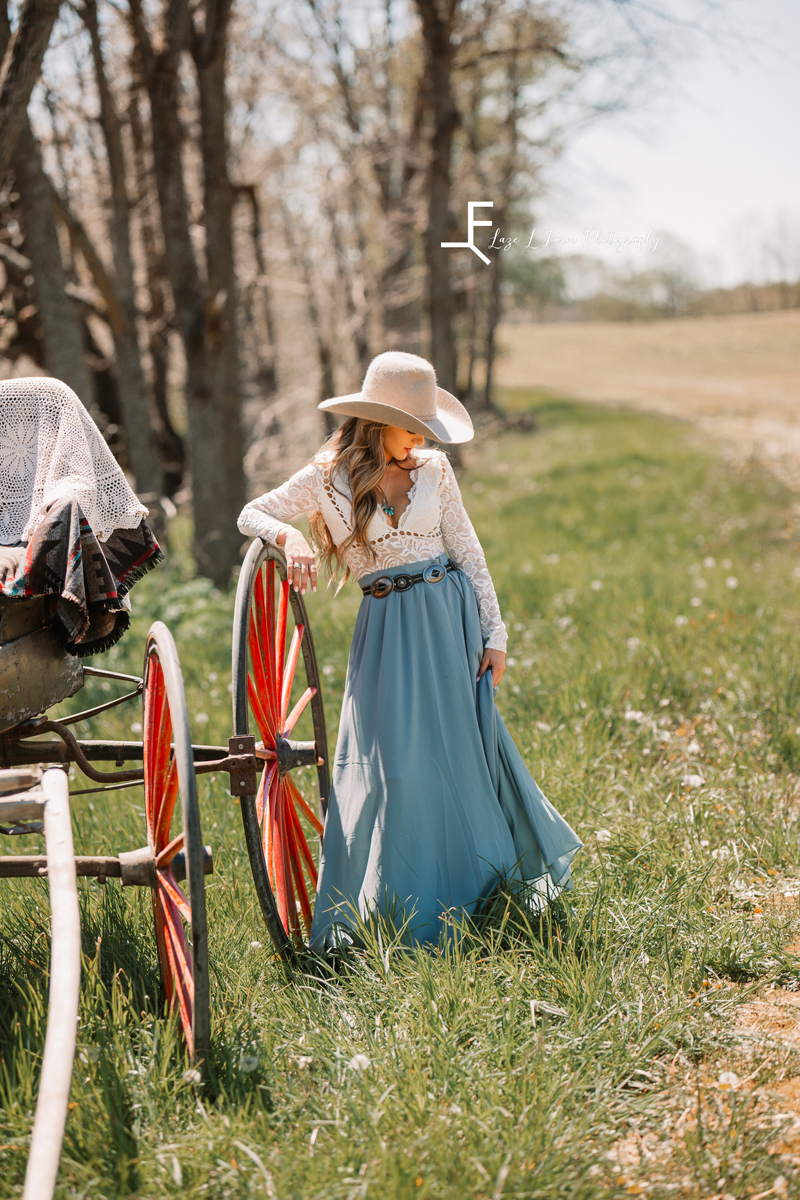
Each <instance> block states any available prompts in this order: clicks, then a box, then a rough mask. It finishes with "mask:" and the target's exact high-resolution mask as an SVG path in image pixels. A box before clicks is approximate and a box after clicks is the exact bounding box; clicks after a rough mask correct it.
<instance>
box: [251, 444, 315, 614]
mask: <svg viewBox="0 0 800 1200" xmlns="http://www.w3.org/2000/svg"><path fill="white" fill-rule="evenodd" d="M320 472H321V468H320V466H319V465H318V464H317V463H309V464H308V466H306V467H303V468H302V470H300V471H298V472H297V473H296V474H295V475H292V477H291V479H287V481H286V483H282V484H281V486H280V487H277V488H274V490H273V491H271V492H265V493H264V495H263V496H259V497H258V498H257V499H256V500H251V501H250V503H249V504H246V505H245V506H244V508H243V509H242V511H241V514H240V516H239V521H238V527H239V532H240V533H243V534H245V535H246V536H247V537H260V538H263V540H264V541H265V542H267V543H269V545H270V546H283V547H284V550H285V553H286V563H287V567H288V570H289V578H290V580H291V581H292V584H293V586H294V589H295V591H302V592H304V591H305V590H306V584H307V583H310V584H311V587H312V588H313V590H314V591H316V590H317V569H316V566H315V563H314V553H313V551H312V550H311V547H310V546H309V544H308V542H307V541H306V539H305V538H304V537H303V535H302V533H301V532H300V530H299V529H295V528H294V526H293V525H287V524H286V519H287V518H290V517H300V516H303V515H304V514H305V513H308V512H312V511H313V510H314V509H316V508H319V499H320V498H319V487H320Z"/></svg>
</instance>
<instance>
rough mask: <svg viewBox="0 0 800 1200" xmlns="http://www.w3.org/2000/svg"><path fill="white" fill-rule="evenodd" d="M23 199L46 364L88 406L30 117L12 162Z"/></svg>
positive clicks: (49, 195)
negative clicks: (29, 122)
mask: <svg viewBox="0 0 800 1200" xmlns="http://www.w3.org/2000/svg"><path fill="white" fill-rule="evenodd" d="M12 163H13V167H14V176H15V182H16V186H17V188H18V190H19V194H20V206H19V207H20V215H21V217H22V222H23V227H24V230H25V250H26V253H27V255H28V257H29V259H30V262H31V268H32V274H33V294H34V297H35V300H36V304H37V307H38V310H39V319H40V322H41V329H42V334H43V342H44V363H45V366H46V368H47V370H48V371H49V372H50V374H51V375H55V376H56V377H57V378H58V379H62V380H63V381H64V383H67V384H69V386H70V387H71V388H72V389H73V391H75V392H76V393H77V394H78V396H80V398H81V400H83V402H84V404H91V402H92V391H93V389H92V383H91V377H90V374H89V369H88V367H87V365H86V355H85V352H84V334H83V329H82V326H81V321H80V317H79V315H78V313H77V311H76V308H75V305H74V303H73V301H72V299H71V297H70V295H69V293H68V290H67V273H66V270H65V269H64V262H63V259H62V257H61V247H60V245H59V240H58V229H57V227H56V220H55V208H54V203H53V188H52V185H51V183H50V180H49V179H48V178H47V176H46V175H45V172H44V167H43V166H42V155H41V151H40V149H39V143H38V142H37V140H36V138H35V137H34V136H33V133H32V132H31V128H30V125H29V124H28V121H27V117H26V118H25V124H24V127H23V129H22V133H21V135H20V137H19V139H18V141H17V148H16V152H15V154H14V158H13V160H12Z"/></svg>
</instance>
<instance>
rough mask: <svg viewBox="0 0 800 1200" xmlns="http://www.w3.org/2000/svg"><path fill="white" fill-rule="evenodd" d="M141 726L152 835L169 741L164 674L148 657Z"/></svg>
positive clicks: (160, 805)
mask: <svg viewBox="0 0 800 1200" xmlns="http://www.w3.org/2000/svg"><path fill="white" fill-rule="evenodd" d="M143 725H144V733H143V738H144V775H145V815H146V820H147V825H148V829H150V830H151V831H152V832H153V834H154V835H155V831H156V830H157V829H158V827H159V825H160V824H161V820H162V808H163V799H164V790H165V781H166V775H167V771H168V768H169V756H170V743H171V741H172V720H171V718H170V712H169V706H168V705H167V693H166V688H165V686H164V674H163V672H162V670H161V663H160V662H159V661H158V659H157V658H155V657H151V659H150V662H149V664H148V671H147V686H146V689H145V695H144V711H143ZM171 815H172V814H171V813H170V816H171Z"/></svg>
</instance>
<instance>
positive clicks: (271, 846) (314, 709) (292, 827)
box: [233, 539, 329, 954]
mask: <svg viewBox="0 0 800 1200" xmlns="http://www.w3.org/2000/svg"><path fill="white" fill-rule="evenodd" d="M290 621H291V623H292V625H293V628H292V630H291V638H290V641H289V649H288V652H287V650H286V635H287V625H288V624H289V622H290ZM301 651H302V655H303V665H304V668H305V682H306V688H305V689H304V690H303V691H302V693H301V694H299V695H296V697H295V700H296V702H295V703H294V705H292V690H293V685H296V680H295V675H296V672H297V666H298V662H299V659H300V653H301ZM299 690H300V689H299V684H297V685H296V686H295V692H296V693H298V692H299ZM307 707H310V717H311V723H312V726H313V740H308V741H304V742H303V741H295V740H293V739H292V734H293V733H295V727H296V725H297V723H298V721H299V719H300V717H301V715H302V714H303V712H304V711H305V709H306V708H307ZM305 721H306V722H308V716H306V717H305ZM251 723H252V726H253V732H254V733H256V736H257V738H260V742H258V743H257V745H256V754H257V755H258V756H259V758H260V759H261V760H262V761H263V763H264V766H263V770H262V773H261V779H260V783H259V787H258V792H257V794H256V795H255V796H243V797H242V800H241V808H242V820H243V822H244V834H245V840H246V842H247V851H248V854H249V855H250V866H251V868H252V871H253V879H254V881H255V885H256V892H257V894H258V899H259V903H260V904H261V911H262V913H263V914H264V920H265V922H266V925H267V929H268V931H269V934H270V937H271V938H272V940H273V942H274V944H275V948H276V950H277V951H278V953H279V954H288V953H290V952H291V948H292V945H299V944H301V943H302V940H303V934H302V929H301V924H302V926H305V929H306V932H307V931H308V930H309V929H310V927H311V918H312V908H313V903H314V891H315V889H316V883H317V870H316V866H315V863H314V858H313V856H312V854H311V851H310V849H309V846H308V841H307V838H306V831H305V829H304V828H303V823H302V821H301V815H302V816H303V817H305V820H306V822H307V825H310V826H311V827H312V828H313V829H315V830H316V831H317V833H319V834H322V825H323V820H324V816H325V807H326V804H327V799H328V786H329V771H328V743H327V737H326V733H325V712H324V709H323V705H322V692H321V689H320V678H319V670H318V668H317V657H316V654H315V652H314V641H313V639H312V637H311V631H310V629H309V626H308V617H307V615H306V607H305V604H304V602H303V597H302V595H301V593H300V592H296V591H295V590H294V589H293V588H291V587H290V585H289V583H288V580H287V578H286V559H285V558H284V555H283V553H282V552H281V551H280V550H278V549H276V548H275V547H273V546H267V545H265V544H264V543H263V542H262V541H260V540H259V539H257V540H256V541H255V542H254V543H253V545H252V546H251V547H250V550H249V551H248V554H247V557H246V559H245V561H244V565H243V567H242V572H241V575H240V576H239V586H238V588H237V590H236V607H235V612H234V625H233V727H234V732H235V733H236V734H244V733H248V732H249V730H250V727H251ZM309 732H310V730H309ZM299 766H315V767H316V783H317V791H318V812H315V811H314V809H313V807H312V806H311V805H309V804H308V803H307V802H306V800H305V799H304V798H303V797H302V796H301V794H300V791H299V790H298V788H297V785H296V784H295V782H294V780H293V778H292V774H291V772H292V770H293V769H294V768H296V767H299Z"/></svg>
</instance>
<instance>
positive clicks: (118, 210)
mask: <svg viewBox="0 0 800 1200" xmlns="http://www.w3.org/2000/svg"><path fill="white" fill-rule="evenodd" d="M79 15H80V16H81V18H82V20H83V22H84V24H85V26H86V29H87V30H88V33H89V40H90V45H91V52H92V63H93V65H94V78H95V84H96V87H97V95H98V99H99V101H100V126H101V129H102V131H103V139H104V142H105V149H106V159H107V163H108V175H109V182H110V197H109V205H108V210H109V220H108V232H109V241H110V244H111V251H112V256H113V262H114V272H113V273H114V278H113V281H111V290H112V292H113V303H111V304H110V305H109V324H110V326H111V332H112V334H113V337H114V347H115V353H116V360H117V376H118V386H119V394H120V400H121V404H122V411H123V420H124V424H125V428H126V431H127V435H128V446H129V450H128V456H129V461H130V465H131V468H132V470H133V473H134V475H135V477H136V486H137V488H138V490H139V492H140V493H143V495H144V497H145V498H146V502H149V503H151V504H152V503H154V502H156V501H157V500H158V498H159V496H160V495H161V490H162V472H161V463H160V456H159V449H158V445H157V442H156V435H155V429H154V421H153V418H154V416H155V413H154V411H153V410H154V404H153V401H152V398H151V395H150V390H149V388H148V384H147V378H146V375H145V371H144V366H143V363H142V350H141V346H140V345H139V313H138V310H137V306H136V291H135V285H134V268H133V255H132V251H131V201H130V198H129V195H128V183H127V167H126V160H125V151H124V147H123V142H122V127H121V121H120V116H119V113H118V112H117V107H116V103H115V100H114V96H113V94H112V91H111V87H110V85H109V81H108V78H107V74H106V65H105V61H104V55H103V47H102V44H101V41H100V28H99V24H98V17H97V0H85V2H84V4H83V6H82V7H81V8H80V9H79ZM97 257H98V258H99V255H97Z"/></svg>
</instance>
